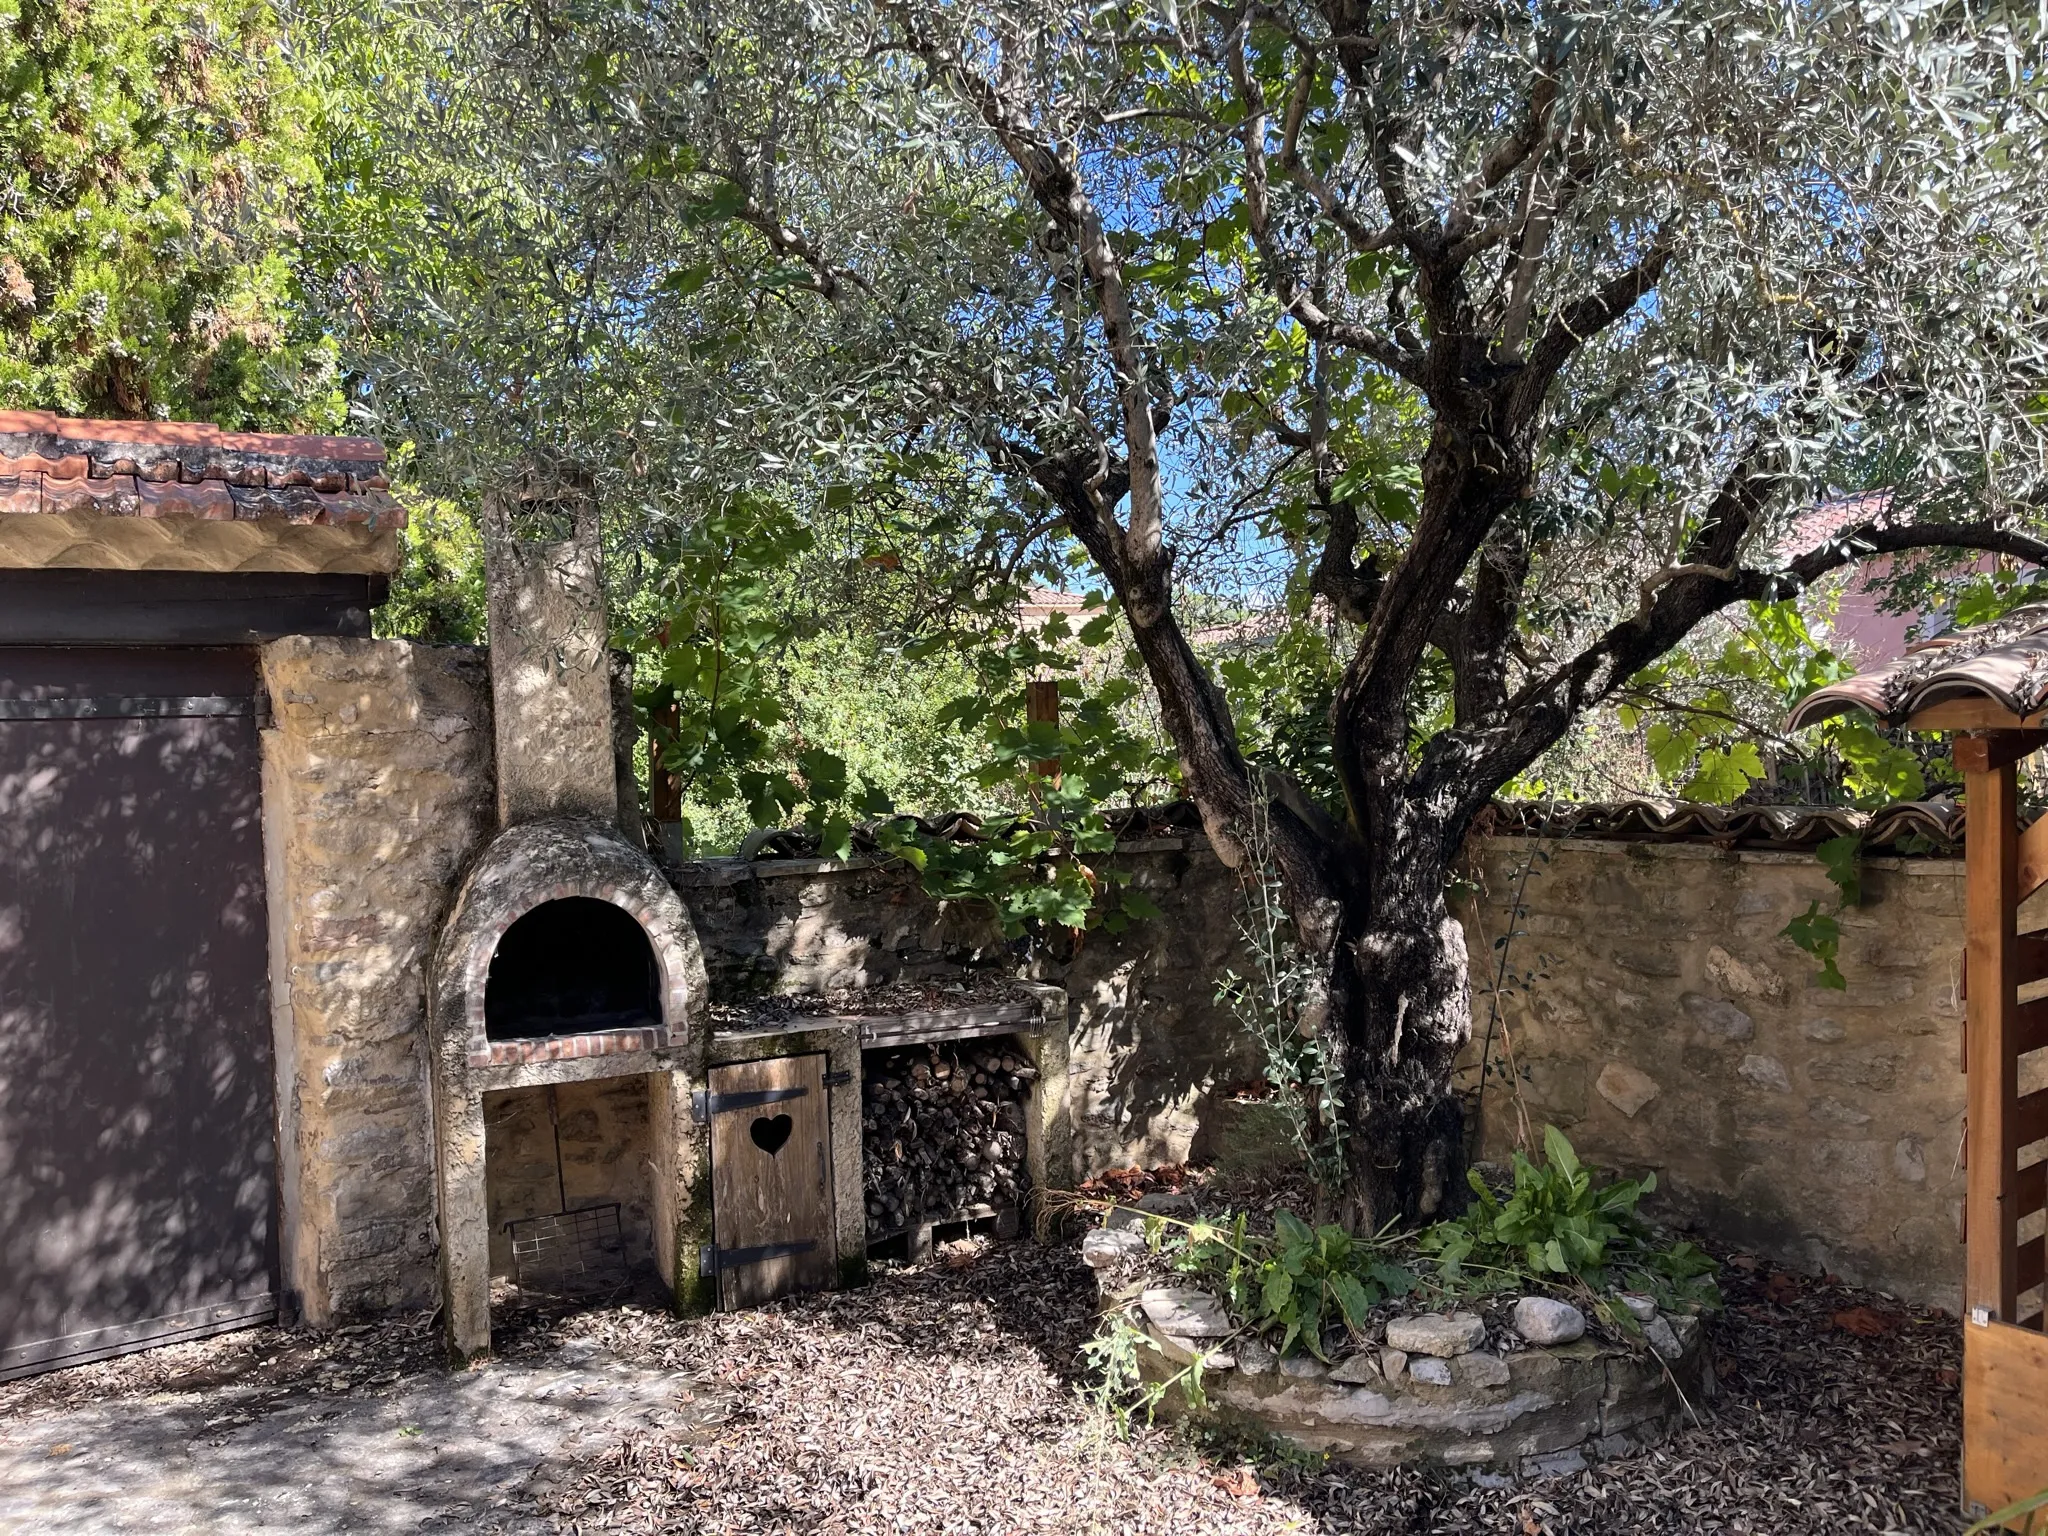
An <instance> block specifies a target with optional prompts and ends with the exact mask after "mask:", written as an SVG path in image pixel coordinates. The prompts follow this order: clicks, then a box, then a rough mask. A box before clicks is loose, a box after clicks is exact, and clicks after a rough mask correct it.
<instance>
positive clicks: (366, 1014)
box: [263, 637, 492, 1326]
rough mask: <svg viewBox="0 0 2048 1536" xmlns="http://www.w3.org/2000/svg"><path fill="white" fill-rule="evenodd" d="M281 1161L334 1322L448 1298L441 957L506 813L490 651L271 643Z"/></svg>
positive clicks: (271, 854) (305, 1252) (303, 1300)
mask: <svg viewBox="0 0 2048 1536" xmlns="http://www.w3.org/2000/svg"><path fill="white" fill-rule="evenodd" d="M263 681H264V686H265V687H266V689H267V690H268V692H269V695H270V708H271V717H272V723H271V725H270V727H269V728H268V729H266V730H265V731H264V732H263V773H264V793H263V802H264V845H265V856H266V860H267V863H268V866H269V870H268V884H269V888H270V890H269V897H270V900H269V906H270V915H271V978H272V979H271V1007H272V1014H273V1019H274V1023H275V1030H276V1050H277V1070H278V1150H279V1158H278V1168H279V1182H280V1186H281V1192H282V1203H283V1207H284V1212H283V1214H284V1220H283V1223H282V1232H283V1255H282V1258H283V1270H284V1284H285V1288H286V1292H287V1295H288V1297H289V1298H290V1299H291V1301H292V1303H293V1304H294V1305H295V1306H296V1308H297V1309H298V1310H299V1312H300V1313H301V1315H303V1316H304V1317H305V1318H306V1320H307V1321H309V1322H311V1323H313V1324H314V1325H316V1326H325V1325H328V1324H332V1323H335V1322H340V1321H345V1320H347V1319H348V1318H350V1317H353V1316H357V1315H367V1314H371V1313H375V1312H380V1311H386V1310H390V1309H393V1308H399V1307H413V1306H426V1305H431V1304H432V1303H433V1302H434V1300H435V1285H434V1158H433V1145H432V1139H431V1128H430V1111H429V1108H428V1078H427V1025H426V1005H427V998H426V992H427V976H426V970H427V961H428V958H429V956H430V954H431V952H432V950H433V947H434V944H435V942H436V940H437V939H438V937H439V935H440V929H441V923H442V920H443V916H444V914H445V913H446V911H447V906H448V902H449V900H450V898H451V897H452V896H453V894H454V890H455V884H456V881H457V880H458V879H459V878H460V876H461V874H462V871H463V869H464V867H465V866H466V865H467V864H468V862H469V861H470V859H471V858H472V857H473V855H474V854H475V852H476V850H477V849H478V848H479V847H480V846H481V845H482V843H483V841H484V839H485V838H486V837H487V836H488V834H489V832H490V830H491V826H492V812H491V797H492V776H491V728H490V705H489V699H490V690H489V684H488V680H487V678H486V675H485V670H484V658H483V653H482V652H481V651H477V650H472V649H467V648H460V647H433V646H419V645H412V644H408V643H406V642H403V641H396V640H335V639H308V638H303V637H295V638H289V639H284V640H278V641H275V642H273V643H271V644H269V645H267V646H265V647H264V648H263Z"/></svg>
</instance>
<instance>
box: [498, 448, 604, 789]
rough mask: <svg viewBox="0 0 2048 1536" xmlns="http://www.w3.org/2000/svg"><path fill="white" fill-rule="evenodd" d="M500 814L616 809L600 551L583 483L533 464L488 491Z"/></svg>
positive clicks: (594, 506)
mask: <svg viewBox="0 0 2048 1536" xmlns="http://www.w3.org/2000/svg"><path fill="white" fill-rule="evenodd" d="M483 543H484V583H485V588H486V592H487V595H488V606H489V613H490V657H491V694H492V707H491V715H492V725H493V730H494V732H495V734H496V737H497V751H498V822H499V825H500V826H503V827H511V826H515V825H518V824H519V823H521V822H529V821H540V820H544V819H547V818H549V817H556V816H587V817H595V818H596V819H598V820H600V821H606V822H612V823H616V822H617V821H618V819H619V784H618V769H617V764H616V761H615V758H614V754H613V716H612V664H611V653H610V651H609V649H608V648H607V642H608V640H609V630H608V628H607V625H606V622H605V602H604V553H603V543H602V540H601V537H600V531H599V522H598V512H597V504H596V501H595V499H594V498H593V497H592V496H591V494H590V489H589V486H588V485H587V483H578V482H577V481H575V480H573V479H568V478H563V477H560V476H549V475H545V474H543V473H541V472H538V471H532V470H529V471H528V472H527V473H526V474H525V475H524V476H523V477H522V478H521V479H520V480H519V481H517V482H515V483H514V484H511V485H508V486H504V487H500V488H498V489H496V490H494V491H491V492H488V493H487V494H486V495H485V496H484V499H483Z"/></svg>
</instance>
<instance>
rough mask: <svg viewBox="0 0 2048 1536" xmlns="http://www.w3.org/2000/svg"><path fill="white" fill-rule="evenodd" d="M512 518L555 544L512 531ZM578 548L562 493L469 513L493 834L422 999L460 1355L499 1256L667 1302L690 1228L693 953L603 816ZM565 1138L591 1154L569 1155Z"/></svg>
mask: <svg viewBox="0 0 2048 1536" xmlns="http://www.w3.org/2000/svg"><path fill="white" fill-rule="evenodd" d="M536 501H540V502H541V503H542V504H541V505H539V506H535V505H533V503H534V502H536ZM529 520H533V521H539V522H541V523H543V524H544V525H545V524H548V523H553V524H554V525H555V527H556V528H557V529H559V528H560V526H561V525H562V524H563V523H564V522H566V524H567V532H566V535H565V536H563V537H558V538H552V539H531V538H527V537H523V536H522V535H521V533H520V531H519V528H518V527H517V526H516V525H517V524H518V523H520V522H523V521H529ZM598 535H599V531H598V522H597V514H596V511H595V508H594V507H593V506H592V505H591V504H590V503H589V501H588V500H587V499H585V498H582V497H580V496H577V495H575V494H573V493H568V494H559V493H557V492H556V491H555V490H554V489H553V488H551V487H550V488H545V489H544V490H543V491H541V492H536V493H530V494H528V495H527V496H525V497H520V496H515V495H500V496H496V497H493V498H491V499H489V500H488V501H487V502H486V514H485V518H484V536H485V553H486V561H487V565H488V569H489V586H490V601H491V647H490V654H491V679H492V694H493V703H494V708H493V724H494V732H495V737H496V745H497V777H498V812H499V820H500V826H501V830H500V831H499V832H498V834H497V836H496V837H495V838H493V839H492V840H491V842H490V843H489V844H488V845H486V847H485V848H484V849H483V851H482V853H481V855H480V856H479V857H478V858H477V859H476V860H475V862H474V863H473V864H472V865H471V867H470V869H469V871H468V873H467V875H466V876H465V877H464V879H463V881H462V884H461V888H460V890H459V891H458V893H457V895H456V898H455V902H454V905H453V908H452V910H451V912H450V914H449V917H448V920H447V923H446V926H445V927H444V929H443V930H442V936H441V940H440V943H439V946H438V947H437V950H436V954H435V961H434V973H433V983H432V995H431V998H430V1002H429V1027H430V1032H431V1035H432V1045H433V1063H434V1077H435V1093H434V1101H435V1115H436V1124H435V1142H436V1146H435V1156H436V1170H437V1181H438V1186H439V1213H440V1239H441V1241H440V1249H441V1261H440V1267H441V1282H442V1291H443V1304H444V1309H445V1318H446V1326H447V1332H448V1338H449V1343H450V1347H451V1349H452V1351H453V1352H454V1353H456V1354H457V1355H459V1356H462V1357H464V1358H472V1357H475V1356H477V1355H480V1354H483V1353H485V1352H487V1351H488V1350H489V1348H490V1336H491V1290H492V1279H493V1272H494V1271H496V1272H498V1273H499V1274H500V1275H502V1274H504V1272H505V1271H506V1270H507V1268H508V1263H507V1260H508V1258H509V1259H510V1260H511V1261H512V1263H511V1264H510V1266H509V1267H510V1268H511V1269H512V1270H513V1272H514V1273H515V1274H517V1275H518V1276H519V1278H521V1279H522V1280H523V1281H529V1282H530V1281H532V1280H533V1279H534V1278H535V1271H536V1270H539V1269H542V1268H545V1269H546V1270H547V1272H548V1273H549V1275H550V1276H560V1275H561V1274H562V1273H563V1271H564V1268H565V1265H566V1267H568V1268H574V1267H575V1266H577V1265H581V1264H588V1263H592V1262H596V1261H597V1260H599V1259H602V1260H604V1261H606V1262H616V1263H618V1264H619V1265H620V1266H621V1267H623V1268H627V1269H636V1268H646V1269H651V1270H652V1272H653V1273H655V1274H656V1275H658V1276H659V1278H660V1280H661V1282H662V1283H663V1284H664V1285H666V1286H668V1287H669V1288H670V1289H671V1290H672V1291H674V1292H675V1293H676V1294H677V1296H678V1298H679V1299H680V1300H681V1301H683V1302H684V1303H685V1304H687V1303H689V1302H690V1301H691V1300H692V1299H693V1297H694V1296H695V1279H696V1276H695V1265H694V1264H693V1263H691V1262H690V1261H689V1259H688V1258H680V1259H679V1255H682V1254H686V1253H690V1252H691V1250H692V1245H691V1243H690V1241H689V1234H690V1232H691V1231H692V1230H693V1227H692V1223H693V1221H702V1220H705V1219H708V1213H707V1212H706V1211H705V1210H704V1206H705V1204H706V1202H705V1199H704V1194H703V1191H702V1190H701V1189H700V1188H699V1185H700V1183H701V1179H700V1172H701V1170H702V1167H703V1164H704V1160H705V1147H704V1133H703V1128H702V1127H701V1126H700V1125H699V1124H698V1123H697V1121H696V1119H695V1117H694V1116H693V1113H692V1104H691V1095H692V1093H693V1092H694V1091H696V1090H698V1089H699V1088H701V1086H702V1074H703V1053H704V1042H705V1035H704V1030H703V1028H702V1025H701V1018H702V1015H703V1010H704V1003H705V978H704V961H703V957H702V954H701V952H700V950H699V948H698V944H697V936H696V932H695V929H694V928H693V927H692V925H691V922H690V917H689V913H688V912H687V911H685V910H684V907H683V904H682V901H681V900H680V898H678V897H677V895H676V893H675V890H674V887H673V886H671V885H670V883H669V881H668V879H667V878H666V876H664V875H663V874H662V872H661V871H660V869H659V868H657V867H656V865H655V864H654V862H653V860H651V859H650V858H648V856H647V854H646V852H645V851H644V850H643V849H642V848H640V847H639V846H637V844H636V842H635V840H634V839H633V838H632V837H631V836H630V835H629V834H628V833H627V832H626V831H625V830H623V829H622V827H621V819H622V817H621V812H622V809H625V808H626V807H623V806H622V803H621V797H620V793H619V782H618V769H617V764H616V759H615V754H614V729H613V675H612V672H613V668H612V659H611V656H610V653H609V651H608V650H607V649H606V623H605V605H604V591H603V582H602V571H601V568H600V564H599V536H598ZM565 1126H567V1127H568V1128H569V1130H570V1132H571V1135H570V1136H569V1137H567V1138H565V1135H564V1130H565ZM543 1127H544V1128H545V1131H544V1132H543V1130H542V1128H543ZM584 1127H587V1128H588V1130H589V1132H590V1138H592V1139H595V1140H596V1141H597V1142H598V1143H599V1144H600V1149H599V1151H598V1152H597V1153H596V1154H595V1155H592V1156H587V1157H583V1158H580V1159H579V1158H576V1157H574V1156H573V1155H572V1151H571V1147H570V1145H569V1143H573V1141H574V1140H575V1134H576V1132H577V1131H578V1129H579V1128H584ZM536 1143H538V1145H536ZM536 1167H538V1168H539V1169H540V1174H539V1176H538V1177H536V1176H534V1169H535V1168H536ZM572 1186H573V1187H572ZM522 1260H524V1261H526V1267H525V1268H521V1267H520V1261H522Z"/></svg>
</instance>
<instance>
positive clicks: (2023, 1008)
mask: <svg viewBox="0 0 2048 1536" xmlns="http://www.w3.org/2000/svg"><path fill="white" fill-rule="evenodd" d="M2037 979H2038V978H2037ZM2043 1046H2048V997H2037V998H2035V999H2034V1000H2033V1001H2032V1002H2031V1003H2021V1004H2020V1005H2019V1007H2018V1008H2017V1009H2016V1010H2014V1013H2013V1046H2012V1050H2013V1054H2014V1055H2015V1056H2024V1055H2026V1054H2027V1052H2029V1051H2038V1050H2040V1049H2041V1048H2042V1047H2043ZM1963 1070H1964V1071H1965V1072H1967V1071H1969V1068H1968V1067H1965V1068H1963ZM2020 1145H2021V1146H2025V1145H2026V1142H2025V1141H2022V1142H2021V1143H2020Z"/></svg>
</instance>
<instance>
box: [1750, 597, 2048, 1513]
mask: <svg viewBox="0 0 2048 1536" xmlns="http://www.w3.org/2000/svg"><path fill="white" fill-rule="evenodd" d="M1846 710H1867V711H1869V712H1870V713H1871V714H1872V715H1874V716H1876V717H1877V719H1879V720H1880V721H1882V722H1884V723H1885V724H1887V725H1892V726H1902V727H1904V728H1905V729H1907V730H1913V731H1953V732H1955V733H1956V735H1955V737H1954V746H1953V751H1954V755H1955V764H1956V767H1957V768H1959V769H1961V770H1962V775H1963V795H1964V822H1963V825H1964V848H1963V881H1964V902H1963V909H1964V917H1965V923H1966V927H1965V933H1964V950H1963V1002H1964V1007H1963V1070H1964V1071H1965V1072H1966V1073H1967V1074H1968V1075H1969V1076H1968V1084H1967V1088H1966V1091H1965V1094H1964V1115H1965V1120H1964V1128H1963V1161H1964V1189H1963V1242H1964V1253H1963V1504H1964V1507H1965V1512H1966V1513H1967V1514H1969V1515H1970V1516H1972V1517H1973V1518H1980V1519H1981V1518H1983V1517H1984V1516H1986V1515H1988V1514H1992V1513H1994V1512H1997V1511H2000V1510H2005V1509H2008V1508H2010V1507H2012V1506H2015V1505H2018V1504H2021V1503H2023V1502H2033V1501H2034V1500H2035V1499H2036V1496H2038V1495H2048V1333H2044V1332H2043V1331H2042V1330H2043V1323H2044V1318H2048V1307H2044V1302H2048V1292H2044V1291H2043V1289H2042V1275H2043V1263H2042V1258H2043V1251H2044V1248H2048V1233H2044V1232H2043V1230H2042V1229H2043V1226H2044V1224H2048V1209H2044V1208H2048V1147H2043V1148H2041V1149H2040V1150H2039V1151H2036V1152H2034V1155H2033V1156H2032V1157H2031V1158H2029V1160H2028V1161H2027V1162H2024V1163H2022V1162H2021V1161H2020V1159H2021V1157H2022V1156H2023V1155H2026V1154H2027V1153H2029V1152H2030V1151H2032V1150H2033V1149H2034V1148H2035V1147H2036V1144H2037V1143H2044V1142H2048V1070H2044V1065H2048V1063H2044V1060H2043V1057H2048V993H2044V995H2042V996H2040V997H2038V998H2029V999H2028V1000H2027V1001H2024V1002H2022V1001H2021V999H2020V993H2021V991H2022V990H2023V989H2025V988H2028V987H2032V986H2034V985H2036V984H2037V983H2040V982H2048V927H2044V928H2038V929H2034V930H2032V931H2030V932H2022V931H2021V930H2020V905H2021V903H2023V902H2024V901H2025V900H2026V899H2027V898H2028V897H2029V896H2031V895H2033V893H2034V892H2035V891H2037V890H2040V889H2041V888H2042V887H2043V886H2044V885H2048V816H2043V817H2039V818H2037V819H2036V820H2035V822H2034V824H2033V825H2032V826H2030V827H2027V828H2026V829H2025V830H2024V831H2023V830H2021V827H2020V815H2021V809H2020V795H2019V774H2018V766H2019V763H2020V761H2021V760H2022V759H2023V758H2025V757H2027V756H2028V755H2029V754H2031V753H2033V752H2036V751H2038V750H2040V749H2041V748H2042V747H2043V746H2048V603H2037V604H2031V605H2029V606H2026V607H2022V608H2016V609H2014V610H2013V611H2012V612H2011V613H2008V614H2006V615H2005V616H2004V617H2003V618H2000V619H1996V620H1994V621H1992V622H1991V623H1989V624H1983V625H1979V626H1976V627H1975V628H1972V629H1965V630H1952V631H1949V632H1948V633H1946V634H1942V635H1937V636H1935V637H1934V638H1933V639H1930V640H1925V641H1922V642H1921V643H1920V644H1918V645H1915V646H1913V647H1911V648H1910V649H1908V650H1907V651H1906V653H1905V654H1904V655H1902V656H1899V657H1897V658H1895V659H1893V660H1891V661H1886V662H1882V663H1880V664H1879V665H1877V666H1875V667H1872V668H1870V669H1869V670H1868V671H1864V672H1859V673H1857V674H1856V676H1854V677H1851V678H1847V679H1844V680H1843V681H1841V682H1838V683H1831V684H1829V685H1828V686H1827V687H1825V688H1821V689H1817V690H1815V691H1814V692H1813V693H1810V694H1808V695H1807V696H1806V697H1805V698H1804V699H1801V700H1800V701H1799V703H1798V704H1797V705H1796V706H1795V707H1794V708H1793V710H1792V714H1791V719H1790V723H1791V725H1792V727H1793V729H1795V730H1796V729H1799V728H1801V727H1803V726H1808V725H1813V724H1816V723H1818V722H1819V721H1822V720H1825V719H1827V718H1828V717H1829V716H1830V715H1836V714H1840V713H1842V712H1844V711H1846ZM2037 1051H2038V1052H2042V1053H2043V1057H2036V1059H2035V1060H2034V1061H2032V1062H2030V1063H2028V1064H2027V1066H2028V1071H2027V1073H2026V1080H2027V1081H2030V1082H2035V1083H2038V1084H2039V1085H2040V1086H2037V1087H2035V1088H2034V1091H2032V1092H2031V1093H2022V1092H2021V1091H2020V1088H2021V1084H2022V1072H2021V1065H2022V1063H2021V1058H2022V1057H2024V1056H2027V1055H2028V1054H2029V1053H2031V1052H2037ZM2023 1234H2024V1235H2023ZM2005 1518H2006V1521H2007V1523H2008V1524H2010V1525H2012V1526H2013V1527H2014V1528H2015V1529H2022V1530H2026V1529H2033V1528H2034V1527H2036V1526H2039V1527H2040V1528H2041V1529H2044V1530H2048V1502H2044V1503H2043V1504H2042V1506H2041V1507H2039V1508H2037V1509H2035V1510H2033V1511H2031V1512H2029V1513H2023V1514H2019V1515H2014V1516H2007V1517H2005Z"/></svg>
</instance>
